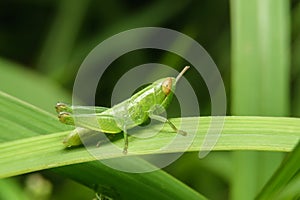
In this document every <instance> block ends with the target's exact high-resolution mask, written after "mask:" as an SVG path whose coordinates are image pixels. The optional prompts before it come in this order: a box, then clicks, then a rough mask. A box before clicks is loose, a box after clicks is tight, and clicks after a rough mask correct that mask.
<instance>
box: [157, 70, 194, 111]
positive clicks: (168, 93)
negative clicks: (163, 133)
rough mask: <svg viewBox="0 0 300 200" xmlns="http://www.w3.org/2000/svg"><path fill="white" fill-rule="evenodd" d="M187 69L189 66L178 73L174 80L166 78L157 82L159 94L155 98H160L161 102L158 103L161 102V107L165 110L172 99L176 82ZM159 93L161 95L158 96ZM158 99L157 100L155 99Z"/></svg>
mask: <svg viewBox="0 0 300 200" xmlns="http://www.w3.org/2000/svg"><path fill="white" fill-rule="evenodd" d="M188 69H189V66H186V67H185V68H184V69H183V70H182V71H181V72H180V73H179V75H178V76H177V77H176V78H174V77H167V78H163V79H160V80H158V81H157V82H158V84H157V85H158V86H160V87H161V88H160V92H158V93H157V94H158V95H157V97H158V96H160V97H161V100H160V101H158V102H161V105H162V106H163V107H165V108H167V107H168V105H169V104H170V102H171V100H172V97H173V93H174V92H175V89H176V84H177V82H178V80H179V79H180V78H181V77H182V75H183V74H184V73H185V72H186V70H188ZM159 93H161V94H160V95H159ZM157 99H158V98H157Z"/></svg>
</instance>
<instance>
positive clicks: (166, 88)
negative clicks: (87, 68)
mask: <svg viewBox="0 0 300 200" xmlns="http://www.w3.org/2000/svg"><path fill="white" fill-rule="evenodd" d="M171 88H172V79H171V78H167V79H166V80H164V82H163V83H162V85H161V89H162V91H163V93H164V94H165V95H168V94H169V93H170V91H171Z"/></svg>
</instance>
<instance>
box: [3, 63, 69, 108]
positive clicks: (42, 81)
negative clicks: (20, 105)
mask: <svg viewBox="0 0 300 200" xmlns="http://www.w3.org/2000/svg"><path fill="white" fill-rule="evenodd" d="M0 71H1V73H0V90H1V91H3V92H7V93H9V94H11V95H13V96H15V97H18V98H19V99H22V100H24V101H26V102H29V103H31V104H33V105H35V106H37V107H39V108H43V109H44V110H46V111H48V112H53V104H55V103H56V102H57V101H58V100H64V101H67V102H70V101H71V97H70V94H69V93H67V92H66V91H63V89H62V88H61V87H60V86H59V85H58V84H57V83H55V82H53V81H51V80H49V79H46V78H45V77H41V76H40V75H39V74H37V73H34V72H33V71H30V70H28V69H26V68H25V67H24V66H22V65H19V64H17V63H14V62H11V61H9V60H5V59H3V58H0ZM37 83H39V84H37Z"/></svg>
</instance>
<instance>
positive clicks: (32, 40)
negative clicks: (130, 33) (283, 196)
mask: <svg viewBox="0 0 300 200" xmlns="http://www.w3.org/2000/svg"><path fill="white" fill-rule="evenodd" d="M241 2H243V1H238V0H237V1H235V0H232V1H228V0H218V1H209V0H200V1H196V0H187V1H171V0H163V1H137V0H132V1H128V0H126V1H119V0H111V1H106V2H103V1H96V0H77V1H74V0H73V1H71V0H52V1H50V0H44V1H39V0H27V1H17V0H1V1H0V90H1V91H4V92H7V93H9V94H11V95H13V96H16V97H18V98H20V99H22V100H24V101H27V102H29V103H31V104H33V105H36V106H38V107H40V108H42V109H44V110H47V111H49V112H51V113H54V109H53V106H54V105H55V103H56V102H57V101H64V102H71V92H72V86H73V82H74V78H75V76H76V73H77V70H78V68H79V67H80V64H81V62H82V61H83V60H84V58H85V57H86V55H87V54H88V53H89V52H90V51H91V50H92V49H93V48H94V47H95V46H96V45H98V44H99V43H100V42H101V41H103V40H105V39H106V38H108V37H110V36H112V35H114V34H117V33H119V32H121V31H125V30H128V29H132V28H138V27H148V26H158V27H164V28H170V29H174V30H177V31H179V32H181V33H184V34H186V35H188V36H190V37H192V38H193V39H195V40H196V41H198V42H199V43H200V44H201V45H202V46H203V47H204V48H205V49H206V51H207V52H208V53H209V54H210V55H211V57H212V59H213V60H214V62H215V63H216V65H217V66H218V68H219V71H220V72H221V74H222V78H223V80H224V84H225V87H226V94H227V98H228V99H227V100H228V112H227V114H228V115H269V116H294V117H299V116H300V93H299V91H300V56H299V52H300V1H299V0H291V1H287V0H274V1H272V0H261V1H258V0H255V1H253V2H252V3H249V4H248V5H247V3H245V4H244V5H243V3H241ZM244 2H245V1H244ZM266 7H267V8H269V9H266ZM264 9H266V10H267V11H268V12H269V13H266V16H267V17H265V15H264V14H265V11H266V10H264ZM268 14H269V15H268ZM268 17H269V18H268ZM270 23H271V25H270ZM273 36H274V37H273ZM270 38H271V39H270ZM245 41H246V42H245ZM247 42H248V43H247ZM264 42H266V44H264V45H261V43H264ZM247 45H248V46H247ZM266 47H267V48H266ZM251 48H253V49H251ZM264 48H266V49H264ZM244 49H246V50H247V51H245V52H246V53H245V52H244V51H243V50H244ZM273 50H274V51H273ZM277 50H278V51H277ZM264 53H266V54H264ZM149 62H152V63H154V62H156V63H162V64H166V65H169V66H172V67H174V68H176V69H181V68H182V67H183V66H184V65H185V64H186V63H185V61H184V60H183V59H182V58H179V57H178V56H176V55H173V54H170V53H168V52H164V51H159V50H143V51H134V52H131V53H129V54H126V55H125V56H122V57H120V58H119V59H118V60H117V61H115V62H114V63H113V64H112V67H111V68H110V70H108V71H107V72H106V74H105V77H104V78H103V79H102V80H101V81H103V82H104V83H105V85H104V86H103V87H102V88H99V90H98V92H97V104H98V105H102V106H111V105H110V97H111V96H110V95H111V91H112V89H113V87H114V84H115V83H116V81H117V80H118V78H119V77H120V76H121V75H122V74H123V73H125V72H126V71H127V70H129V69H130V68H131V67H133V66H136V65H140V64H144V63H149ZM264 66H267V67H265V68H264ZM264 72H265V73H264ZM158 73H159V72H158ZM188 78H189V81H190V82H191V84H192V85H193V87H194V89H195V91H196V94H197V96H198V98H199V104H200V110H201V115H210V97H209V94H208V91H207V89H206V86H205V84H204V82H203V80H202V79H201V77H199V76H196V75H193V74H192V73H190V74H189V75H188ZM262 80H263V81H262ZM258 88H263V90H262V91H261V94H260V92H258V91H257V89H258ZM272 91H276V92H278V93H275V94H274V95H273V94H272ZM273 93H274V92H273ZM244 98H248V100H245V99H244ZM0 106H1V105H0ZM173 110H174V109H172V107H171V108H170V112H172V111H173ZM176 115H177V114H176V112H175V113H171V116H176ZM258 154H259V155H258ZM258 154H257V152H234V153H230V152H214V153H211V154H210V155H209V156H208V157H206V158H205V159H203V160H199V159H198V156H197V153H188V154H185V155H184V156H183V157H182V158H181V159H179V160H178V161H176V162H175V163H173V164H172V165H170V166H168V167H167V168H166V169H165V170H166V171H167V172H169V173H170V174H172V175H173V176H175V177H177V178H178V179H179V180H182V181H183V182H184V183H186V184H187V185H189V186H190V187H192V188H194V189H195V190H197V191H199V192H200V193H202V194H204V195H206V196H207V197H209V198H210V199H239V196H238V192H236V190H239V189H235V188H236V187H238V186H237V185H241V186H247V188H244V189H245V190H248V191H250V194H249V195H250V196H249V197H248V198H249V199H252V198H253V194H254V193H255V192H257V191H259V189H261V187H262V186H263V184H264V183H265V182H266V181H267V180H268V178H269V177H270V175H271V174H272V172H273V171H274V170H275V169H276V167H277V166H278V164H279V163H280V161H281V159H282V157H283V155H281V154H280V155H279V154H278V153H269V154H267V155H262V154H261V153H258ZM264 156H265V157H264ZM265 158H269V159H270V160H271V161H270V162H269V163H267V161H265V162H263V161H264V160H266V159H265ZM267 160H268V159H267ZM266 163H267V164H266ZM262 165H264V166H265V171H264V170H261V169H258V168H264V166H262ZM270 165H271V166H270ZM220 168H221V169H220ZM237 169H243V170H245V171H244V172H243V170H238V173H234V172H236V170H237ZM247 170H248V172H247ZM260 170H261V171H260ZM243 173H245V174H248V176H250V177H248V179H247V178H246V179H245V180H239V177H238V176H239V175H240V174H243ZM257 177H260V178H257ZM32 179H33V180H35V181H33V182H35V183H37V182H38V180H40V181H41V184H40V185H38V186H36V187H37V188H39V187H40V188H41V190H42V191H44V193H45V194H44V193H43V192H41V193H42V194H39V191H34V190H33V189H30V185H31V183H30V180H32ZM254 179H255V180H254ZM258 179H261V180H259V181H258ZM10 181H11V182H14V183H16V185H19V187H16V188H15V190H16V191H18V192H25V193H26V195H28V196H29V199H92V198H93V197H94V192H93V191H90V190H89V189H87V188H85V187H84V186H81V185H79V184H77V183H75V182H73V181H71V180H66V179H64V178H63V177H60V176H58V175H56V174H54V173H51V172H43V173H42V175H40V174H31V175H26V176H20V177H16V178H14V179H11V180H10ZM245 181H246V182H245ZM35 195H38V196H35ZM39 195H40V196H39ZM251 195H252V196H251ZM244 199H247V198H244Z"/></svg>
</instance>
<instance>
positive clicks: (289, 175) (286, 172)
mask: <svg viewBox="0 0 300 200" xmlns="http://www.w3.org/2000/svg"><path fill="white" fill-rule="evenodd" d="M299 160H300V142H298V145H297V146H296V147H295V149H294V151H292V152H291V153H290V154H289V155H288V156H287V158H286V159H285V160H284V162H283V163H282V164H281V166H280V168H279V169H278V170H277V172H276V173H275V174H274V175H273V177H272V178H271V179H270V180H269V182H268V184H266V186H265V187H264V188H263V190H262V191H261V192H260V194H259V195H258V197H257V198H256V199H258V200H259V199H276V197H278V195H281V193H282V192H283V191H284V189H285V187H286V186H287V185H288V182H289V181H291V179H293V177H295V178H298V179H299V170H300V164H299ZM297 173H298V177H297V176H296V174H297ZM297 185H298V186H299V180H298V183H297ZM292 194H293V195H295V194H296V195H297V196H298V195H300V193H299V187H298V191H297V192H295V193H292ZM297 196H294V198H295V197H297ZM298 197H299V196H298ZM288 199H292V198H291V197H290V198H288ZM295 199H296V198H295Z"/></svg>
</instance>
